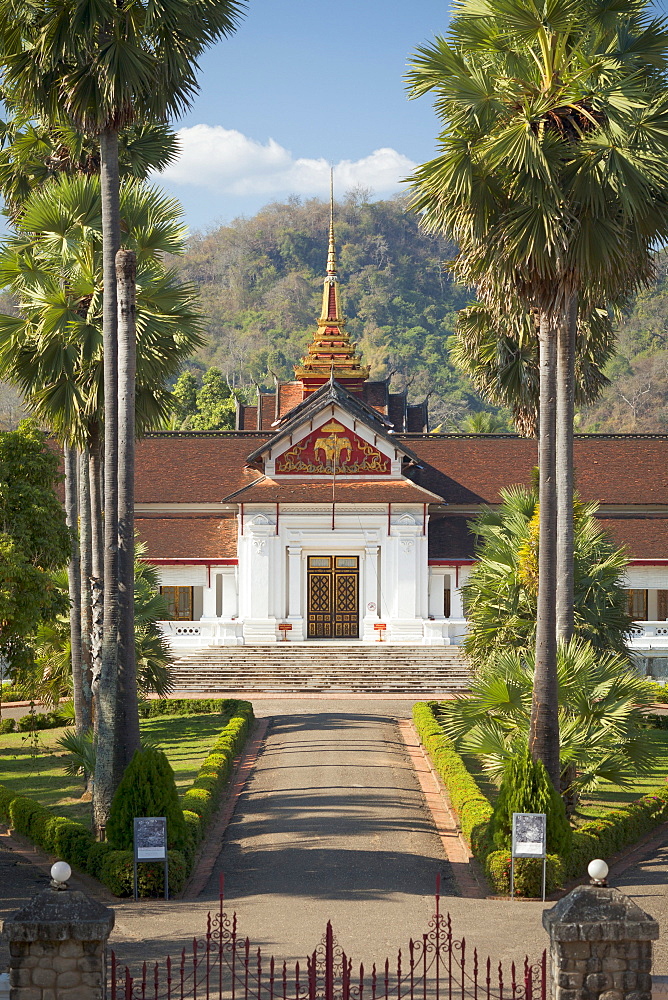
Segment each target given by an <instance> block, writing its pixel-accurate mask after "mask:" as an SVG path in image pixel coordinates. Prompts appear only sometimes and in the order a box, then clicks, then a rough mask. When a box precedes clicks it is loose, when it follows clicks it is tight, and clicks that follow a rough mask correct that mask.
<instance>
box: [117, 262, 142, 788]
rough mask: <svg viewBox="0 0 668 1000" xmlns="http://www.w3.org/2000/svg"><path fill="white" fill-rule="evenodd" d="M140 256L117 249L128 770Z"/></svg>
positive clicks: (122, 748)
mask: <svg viewBox="0 0 668 1000" xmlns="http://www.w3.org/2000/svg"><path fill="white" fill-rule="evenodd" d="M136 277H137V260H136V257H135V255H134V253H132V251H130V250H119V251H118V253H117V254H116V281H117V288H118V719H117V734H118V750H119V754H120V756H121V761H120V766H121V767H122V768H123V769H125V767H127V765H128V764H129V763H130V761H131V760H132V756H133V754H134V752H135V750H139V748H140V745H141V744H140V739H139V712H138V706H137V664H136V658H135V601H134V586H135V574H134V568H135V523H134V506H135V503H134V474H135V375H136V367H137V365H136V341H135V336H136V305H135V294H136Z"/></svg>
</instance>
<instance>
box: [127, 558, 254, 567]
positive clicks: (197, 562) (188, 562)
mask: <svg viewBox="0 0 668 1000" xmlns="http://www.w3.org/2000/svg"><path fill="white" fill-rule="evenodd" d="M142 562H147V563H150V564H151V565H152V566H237V565H238V563H239V560H238V559H149V558H144V559H142Z"/></svg>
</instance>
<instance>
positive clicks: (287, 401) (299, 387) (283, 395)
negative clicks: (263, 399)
mask: <svg viewBox="0 0 668 1000" xmlns="http://www.w3.org/2000/svg"><path fill="white" fill-rule="evenodd" d="M303 398H304V384H303V382H284V383H283V384H282V385H279V387H278V415H279V417H284V416H285V414H286V413H289V412H290V410H292V409H294V407H295V406H298V405H299V403H301V401H302V400H303Z"/></svg>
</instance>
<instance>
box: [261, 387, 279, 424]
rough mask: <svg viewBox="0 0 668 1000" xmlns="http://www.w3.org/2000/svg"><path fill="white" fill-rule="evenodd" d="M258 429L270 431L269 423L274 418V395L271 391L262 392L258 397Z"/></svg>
mask: <svg viewBox="0 0 668 1000" xmlns="http://www.w3.org/2000/svg"><path fill="white" fill-rule="evenodd" d="M259 404H260V429H261V430H263V431H269V432H270V433H271V425H272V424H273V422H274V420H275V419H276V396H275V395H274V393H273V392H271V393H262V394H261V395H260V397H259Z"/></svg>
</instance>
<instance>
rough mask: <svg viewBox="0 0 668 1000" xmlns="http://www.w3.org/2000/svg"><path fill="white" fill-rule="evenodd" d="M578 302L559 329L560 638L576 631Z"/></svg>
mask: <svg viewBox="0 0 668 1000" xmlns="http://www.w3.org/2000/svg"><path fill="white" fill-rule="evenodd" d="M577 322H578V302H577V297H576V296H575V295H573V296H572V297H571V299H570V301H569V302H568V305H567V307H566V309H565V310H564V315H563V316H562V318H561V322H560V323H559V327H558V331H557V458H556V462H557V639H561V640H562V641H564V642H568V640H569V639H570V638H571V636H572V635H573V582H574V581H573V553H574V526H573V418H574V416H575V338H576V335H577Z"/></svg>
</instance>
